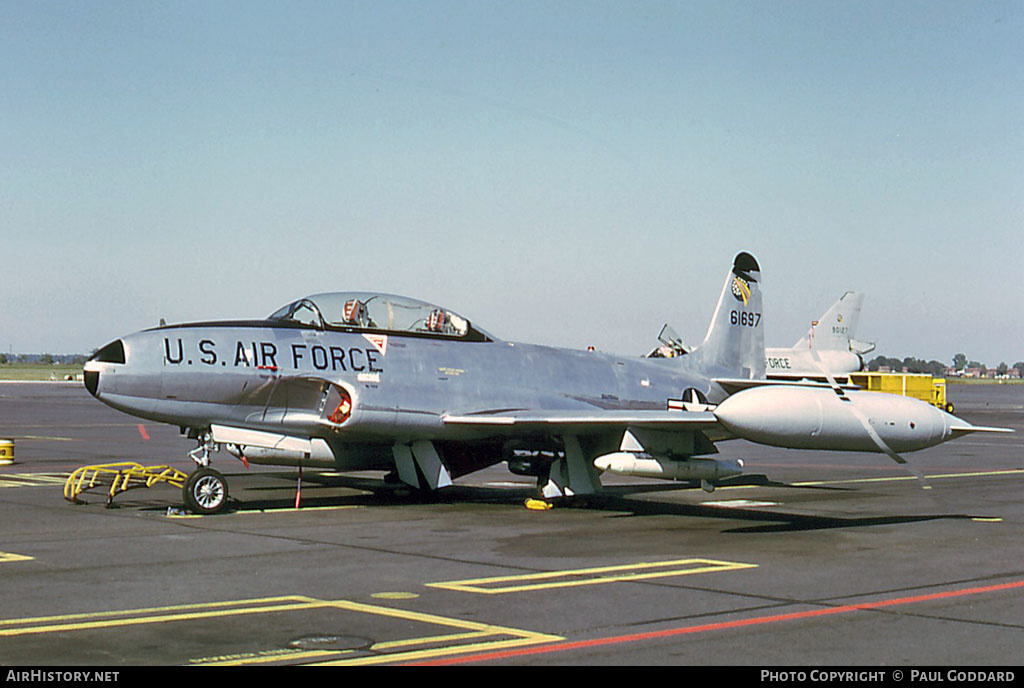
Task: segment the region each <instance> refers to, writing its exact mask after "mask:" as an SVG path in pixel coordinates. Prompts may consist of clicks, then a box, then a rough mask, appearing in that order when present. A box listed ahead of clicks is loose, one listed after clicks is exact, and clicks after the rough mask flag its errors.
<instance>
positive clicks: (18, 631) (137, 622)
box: [0, 600, 324, 637]
mask: <svg viewBox="0 0 1024 688" xmlns="http://www.w3.org/2000/svg"><path fill="white" fill-rule="evenodd" d="M323 606H324V604H323V603H322V602H318V601H316V600H312V601H310V602H302V603H294V604H275V605H272V606H265V607H243V608H240V609H221V610H216V611H189V612H180V613H165V614H157V615H154V616H141V617H132V618H123V619H104V620H96V621H78V622H75V623H58V624H47V625H41V626H30V627H23V628H13V629H0V637H9V636H20V635H34V634H39V633H56V632H67V631H83V630H92V629H97V628H115V627H120V626H141V625H144V624H154V623H167V622H169V621H195V620H197V619H212V618H219V617H225V616H241V615H244V614H263V613H267V612H282V611H295V610H301V609H317V608H320V607H323ZM198 608H201V607H198Z"/></svg>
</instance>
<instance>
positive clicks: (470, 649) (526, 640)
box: [315, 633, 565, 666]
mask: <svg viewBox="0 0 1024 688" xmlns="http://www.w3.org/2000/svg"><path fill="white" fill-rule="evenodd" d="M561 640H565V639H564V638H562V637H560V636H555V635H543V634H540V633H536V634H533V635H531V636H530V637H521V638H517V639H515V640H502V641H495V642H489V643H474V644H470V645H457V646H453V647H444V648H436V649H431V650H419V651H415V652H400V653H397V654H393V655H379V656H376V657H358V658H354V659H342V660H337V661H327V662H320V663H317V664H316V665H315V666H369V665H373V664H391V663H406V662H417V661H421V660H424V659H435V658H437V657H446V656H453V655H464V654H474V653H477V652H494V651H497V650H505V649H510V648H516V647H525V646H527V645H541V644H544V643H555V642H559V641H561Z"/></svg>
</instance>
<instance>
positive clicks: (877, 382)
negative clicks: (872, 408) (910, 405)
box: [850, 372, 953, 413]
mask: <svg viewBox="0 0 1024 688" xmlns="http://www.w3.org/2000/svg"><path fill="white" fill-rule="evenodd" d="M850 383H851V384H854V385H857V386H858V387H863V388H864V389H866V390H868V391H870V392H885V393H887V394H899V395H900V396H904V397H914V398H915V399H920V400H921V401H927V402H928V403H929V404H931V405H932V406H936V407H938V408H940V409H942V410H943V411H946V412H947V413H952V412H953V403H952V402H950V401H949V400H948V399H946V378H944V377H932V376H931V375H927V374H923V373H920V374H918V373H868V372H862V373H850Z"/></svg>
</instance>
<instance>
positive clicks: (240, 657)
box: [189, 650, 353, 666]
mask: <svg viewBox="0 0 1024 688" xmlns="http://www.w3.org/2000/svg"><path fill="white" fill-rule="evenodd" d="M352 652H353V651H352V650H306V651H303V650H268V651H266V652H247V653H242V654H237V655H222V656H220V657H203V658H202V659H194V660H191V661H189V666H245V665H248V664H269V663H271V662H280V661H282V660H285V661H295V660H303V661H306V660H310V659H326V658H328V657H339V656H341V655H346V654H352Z"/></svg>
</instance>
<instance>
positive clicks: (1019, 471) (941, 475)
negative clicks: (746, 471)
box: [791, 468, 1024, 487]
mask: <svg viewBox="0 0 1024 688" xmlns="http://www.w3.org/2000/svg"><path fill="white" fill-rule="evenodd" d="M999 475H1024V469H1020V468H1011V469H1008V470H1001V471H975V472H971V473H938V474H935V475H926V476H924V477H925V478H926V479H928V480H942V479H949V478H985V477H991V476H999ZM900 480H917V477H916V476H913V475H895V476H889V477H886V478H850V479H847V480H814V481H807V482H800V483H791V484H792V485H794V486H795V487H811V486H815V485H842V484H846V483H884V482H897V481H900Z"/></svg>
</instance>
